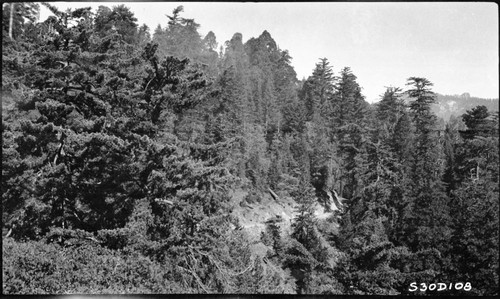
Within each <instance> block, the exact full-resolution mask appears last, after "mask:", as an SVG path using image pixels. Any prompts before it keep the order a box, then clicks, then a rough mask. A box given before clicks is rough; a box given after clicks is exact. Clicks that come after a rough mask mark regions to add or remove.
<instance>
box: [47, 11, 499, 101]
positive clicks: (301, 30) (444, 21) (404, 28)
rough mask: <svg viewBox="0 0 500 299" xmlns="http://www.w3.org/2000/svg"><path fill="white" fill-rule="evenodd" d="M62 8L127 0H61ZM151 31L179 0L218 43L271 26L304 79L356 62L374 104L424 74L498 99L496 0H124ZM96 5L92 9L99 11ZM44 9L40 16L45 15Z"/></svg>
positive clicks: (445, 88)
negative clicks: (321, 67) (324, 66)
mask: <svg viewBox="0 0 500 299" xmlns="http://www.w3.org/2000/svg"><path fill="white" fill-rule="evenodd" d="M53 4H54V5H55V6H57V7H59V8H60V9H66V8H68V7H72V8H77V7H85V6H92V7H93V8H94V9H95V10H96V9H97V7H98V6H99V5H106V6H109V7H113V6H115V5H119V4H121V2H56V3H53ZM124 4H125V5H126V6H128V7H130V8H131V10H132V12H134V14H135V16H136V17H137V19H138V23H139V24H140V25H141V24H143V23H145V24H147V25H148V26H149V27H150V29H151V33H152V32H153V31H154V29H155V28H156V27H157V26H158V24H160V25H161V26H162V27H163V28H164V27H165V26H166V25H167V21H168V19H167V17H166V16H165V15H167V14H168V15H171V12H172V10H173V9H174V8H175V7H177V6H178V5H183V6H184V13H183V14H181V17H185V18H194V19H195V21H196V22H197V23H199V24H200V25H201V27H200V29H199V32H200V34H201V35H202V36H204V35H205V34H207V33H208V32H209V31H213V32H214V33H215V35H216V37H217V41H218V43H219V46H220V45H224V42H225V41H227V40H229V39H231V37H232V36H233V34H234V33H236V32H239V33H242V34H243V40H244V42H245V41H247V40H248V39H250V38H252V37H258V36H259V35H260V34H261V33H262V32H263V31H264V30H267V31H268V32H269V33H270V34H271V36H272V37H273V38H274V40H275V41H276V43H277V44H278V45H279V47H280V48H281V49H283V50H288V51H289V53H290V55H291V56H292V58H293V59H292V65H293V66H294V68H295V71H296V72H297V76H298V78H299V79H302V78H304V77H305V78H307V77H308V76H309V75H311V73H312V70H313V69H314V66H315V64H316V63H317V62H318V61H319V58H322V57H326V58H328V60H329V61H330V65H332V66H333V70H334V72H335V73H338V72H339V71H340V69H341V68H343V67H346V66H348V67H350V68H351V70H352V72H353V73H354V74H355V75H356V76H357V77H358V82H359V84H360V85H361V87H362V88H363V94H364V95H365V96H366V99H367V100H368V101H370V102H373V101H376V100H379V98H380V97H379V96H380V95H381V94H383V93H384V90H385V86H399V87H403V88H404V87H405V83H406V79H407V78H408V77H411V76H419V77H425V78H427V79H429V80H430V81H431V82H433V83H434V91H436V92H438V93H442V94H462V93H464V92H469V93H470V94H471V96H476V97H483V98H498V89H499V75H498V73H499V51H498V49H499V46H498V35H499V32H498V7H497V5H496V4H495V3H477V2H469V3H466V2H455V3H451V2H443V3H431V2H429V3H408V2H406V3H405V2H401V3H389V2H388V3H354V2H352V3H351V2H344V3H333V2H332V3H328V2H317V3H314V2H313V3H311V2H303V3H294V2H290V3H286V2H279V3H242V2H233V3H214V2H207V3H203V2H149V3H148V2H124ZM95 10H94V11H95ZM47 14H48V12H47V10H45V8H44V7H42V12H41V15H40V16H41V19H42V20H43V18H46V17H47Z"/></svg>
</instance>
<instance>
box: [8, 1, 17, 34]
mask: <svg viewBox="0 0 500 299" xmlns="http://www.w3.org/2000/svg"><path fill="white" fill-rule="evenodd" d="M15 8H16V6H15V3H11V4H10V19H9V38H10V39H12V25H13V24H14V9H15Z"/></svg>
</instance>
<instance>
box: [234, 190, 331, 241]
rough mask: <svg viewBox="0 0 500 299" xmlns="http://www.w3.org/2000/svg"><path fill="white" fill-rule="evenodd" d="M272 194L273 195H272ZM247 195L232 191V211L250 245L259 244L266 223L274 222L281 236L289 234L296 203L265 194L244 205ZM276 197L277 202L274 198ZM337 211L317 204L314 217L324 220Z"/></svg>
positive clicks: (284, 197)
mask: <svg viewBox="0 0 500 299" xmlns="http://www.w3.org/2000/svg"><path fill="white" fill-rule="evenodd" d="M273 193H274V195H272V194H273ZM246 195H247V192H246V191H242V190H236V191H233V192H232V194H231V197H232V198H233V203H234V210H233V215H234V216H236V217H237V218H238V219H239V221H240V224H241V227H242V228H243V230H244V231H245V232H246V233H247V234H248V235H249V237H250V242H251V243H252V244H258V243H260V235H261V232H263V231H264V230H265V229H266V222H268V221H273V220H276V221H275V223H276V224H278V225H279V226H280V228H281V231H282V233H283V234H290V232H291V224H292V220H293V219H294V217H295V215H296V213H295V208H296V206H297V203H296V202H295V201H294V200H293V199H291V198H290V197H286V196H279V195H277V194H276V193H275V192H272V193H271V192H266V193H264V194H263V195H262V196H261V198H262V199H261V201H260V202H258V203H257V202H256V203H253V204H248V203H244V204H243V205H241V203H242V202H244V201H245V200H244V198H245V196H246ZM274 197H276V198H277V200H276V199H275V198H274ZM335 210H337V208H336V206H335V204H333V203H332V204H331V207H329V208H328V207H323V206H322V205H321V204H319V203H317V204H316V205H315V212H314V215H315V216H316V217H317V218H318V219H319V220H325V219H327V218H328V217H330V216H332V215H333V214H334V211H335Z"/></svg>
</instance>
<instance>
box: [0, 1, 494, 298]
mask: <svg viewBox="0 0 500 299" xmlns="http://www.w3.org/2000/svg"><path fill="white" fill-rule="evenodd" d="M41 5H44V6H46V7H47V8H49V9H50V10H51V11H52V12H53V14H54V15H53V16H51V17H49V18H48V19H47V20H45V21H43V22H36V15H37V13H38V10H39V9H40V6H41ZM2 13H3V24H2V30H3V32H2V104H3V108H2V206H3V209H2V230H3V246H2V256H3V266H2V272H3V275H2V277H3V278H2V283H3V292H4V294H71V293H72V294H104V293H106V294H123V293H132V294H144V293H243V294H253V293H286V294H337V295H338V294H349V295H397V294H415V293H418V294H453V295H456V294H462V295H463V294H466V295H467V294H472V295H498V265H499V260H498V258H499V255H498V249H499V248H498V242H499V236H498V227H499V222H498V220H499V219H498V217H499V216H498V210H499V189H498V183H499V182H498V181H499V157H498V153H499V152H498V148H499V140H498V137H499V132H498V125H499V124H498V111H492V110H491V109H488V108H487V107H486V106H484V105H480V106H475V107H471V108H470V109H468V110H467V111H466V112H465V113H463V114H462V115H460V116H458V117H452V118H449V119H446V120H443V119H440V118H438V117H437V116H436V114H435V111H434V110H433V106H432V105H433V104H435V103H436V101H437V94H436V93H435V91H433V84H432V82H431V81H430V80H429V79H427V78H422V77H410V78H408V79H407V84H406V86H403V87H389V88H387V90H386V91H385V93H384V94H383V95H381V98H380V101H379V102H377V103H374V104H370V103H368V102H367V101H365V97H364V96H363V93H362V87H361V86H360V85H359V84H358V81H357V77H356V75H355V74H354V73H353V71H352V70H351V69H350V68H349V67H347V66H345V67H337V66H335V67H334V65H333V62H331V61H329V60H328V59H326V58H320V59H318V62H317V64H316V65H315V66H314V68H313V69H312V72H311V75H310V76H309V77H308V78H307V79H305V80H298V79H297V75H296V73H295V71H294V68H293V67H292V65H291V60H292V57H291V56H290V53H289V52H288V51H287V50H284V49H280V48H279V46H278V43H277V42H276V41H275V40H274V39H273V38H272V35H271V33H270V32H267V31H264V32H263V33H262V34H261V35H260V36H258V37H253V38H250V39H249V40H248V41H246V42H244V41H243V37H242V35H241V34H239V33H235V34H234V36H233V37H232V38H231V40H229V41H227V42H225V43H224V44H223V46H221V47H220V48H219V43H218V41H217V39H216V35H215V33H214V32H211V31H210V32H209V33H208V34H206V35H205V36H202V35H200V33H199V32H198V29H199V26H200V25H199V24H198V23H196V21H195V20H194V19H187V18H184V17H183V7H182V6H179V7H177V8H176V9H175V10H174V11H173V12H171V13H169V14H168V16H167V17H166V18H165V24H162V25H161V26H160V25H159V26H158V27H157V28H155V29H154V30H153V32H151V28H148V27H147V26H146V25H140V24H138V23H137V19H136V18H135V16H134V13H133V12H132V11H131V10H130V9H129V8H128V7H127V6H125V5H116V6H113V7H106V6H100V7H99V9H98V10H97V11H95V12H93V11H92V10H91V9H90V8H81V9H75V10H67V11H60V10H58V9H57V8H56V7H54V6H52V5H50V4H47V3H33V2H22V3H15V4H10V5H5V6H4V9H3V11H2ZM325 54H326V53H325ZM235 194H240V195H241V196H239V197H238V196H235ZM268 200H270V201H274V202H273V203H272V205H273V207H274V206H278V204H280V205H283V206H285V203H286V202H288V203H292V204H293V213H292V214H291V215H292V216H291V217H290V219H289V220H286V219H285V220H284V219H283V218H284V217H283V215H285V216H286V215H287V214H286V213H285V212H286V211H287V210H286V209H285V207H284V208H283V210H280V212H282V213H281V214H279V213H278V214H279V215H276V216H275V217H273V218H270V219H267V220H266V221H265V222H262V223H260V224H259V225H257V226H255V227H257V228H258V227H260V228H261V229H260V230H258V231H257V237H255V234H253V233H254V232H255V231H252V230H250V229H249V228H248V227H245V225H244V224H243V222H242V219H241V218H240V217H238V215H242V213H243V212H242V211H244V212H245V213H247V212H248V211H251V210H252V211H253V212H252V213H257V214H258V213H259V212H256V211H261V212H260V213H264V210H266V209H270V208H269V206H266V205H267V203H268ZM270 201H269V202H270ZM269 205H270V204H269ZM290 209H292V208H290ZM318 210H320V211H325V212H324V214H325V215H328V217H319V216H318ZM322 215H323V214H322ZM287 221H288V222H287ZM255 227H254V228H253V229H255ZM412 283H417V286H418V288H417V289H412V287H411V285H412ZM432 283H434V284H436V283H446V288H445V289H444V290H439V291H438V290H431V289H426V290H422V289H421V288H420V286H421V284H427V286H429V285H430V284H432ZM450 283H451V284H450ZM456 283H462V286H461V287H458V286H457V285H456ZM466 283H468V286H471V287H470V288H467V287H466V286H467V284H466ZM464 284H466V285H465V286H464Z"/></svg>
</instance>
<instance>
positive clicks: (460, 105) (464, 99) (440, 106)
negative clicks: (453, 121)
mask: <svg viewBox="0 0 500 299" xmlns="http://www.w3.org/2000/svg"><path fill="white" fill-rule="evenodd" d="M498 104H499V102H498V99H484V98H477V97H472V96H471V95H470V94H469V93H463V94H461V95H442V94H439V93H438V94H437V102H436V104H434V105H433V106H432V111H433V112H434V113H435V114H436V115H437V116H438V117H440V118H442V119H444V120H445V121H447V120H449V119H450V117H451V116H452V115H453V116H455V117H460V116H461V115H462V114H464V113H466V112H467V110H471V109H472V108H474V107H476V106H479V105H482V106H486V108H488V111H490V112H493V111H498V110H499V109H498Z"/></svg>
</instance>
